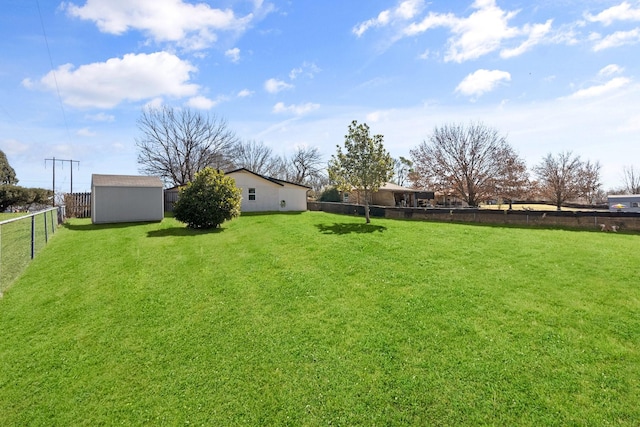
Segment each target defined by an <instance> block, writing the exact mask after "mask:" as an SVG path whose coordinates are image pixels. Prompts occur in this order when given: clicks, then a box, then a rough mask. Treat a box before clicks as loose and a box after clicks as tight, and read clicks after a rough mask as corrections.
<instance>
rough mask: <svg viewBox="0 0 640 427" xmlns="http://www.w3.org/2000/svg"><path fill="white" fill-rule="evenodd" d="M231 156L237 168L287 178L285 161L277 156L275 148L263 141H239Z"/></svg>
mask: <svg viewBox="0 0 640 427" xmlns="http://www.w3.org/2000/svg"><path fill="white" fill-rule="evenodd" d="M231 158H232V162H233V166H234V167H236V168H246V169H249V170H250V171H251V172H255V173H257V174H259V175H266V176H269V177H273V178H282V179H285V175H286V164H285V161H284V160H283V159H282V158H281V157H279V156H275V155H274V154H273V150H272V149H271V148H270V147H269V146H267V145H265V144H264V143H263V142H256V141H254V140H251V141H245V142H238V143H237V144H236V145H235V147H234V149H233V150H232V152H231Z"/></svg>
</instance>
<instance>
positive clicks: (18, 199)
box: [0, 150, 53, 212]
mask: <svg viewBox="0 0 640 427" xmlns="http://www.w3.org/2000/svg"><path fill="white" fill-rule="evenodd" d="M52 195H53V193H52V191H51V190H45V189H43V188H26V187H21V186H19V185H18V178H17V176H16V171H15V170H14V169H13V167H11V165H10V164H9V161H8V160H7V156H6V155H5V154H4V152H3V151H1V150H0V212H4V211H6V210H7V209H10V208H11V209H19V210H28V209H30V208H31V207H33V206H44V205H47V204H50V203H51V200H50V199H51V197H52Z"/></svg>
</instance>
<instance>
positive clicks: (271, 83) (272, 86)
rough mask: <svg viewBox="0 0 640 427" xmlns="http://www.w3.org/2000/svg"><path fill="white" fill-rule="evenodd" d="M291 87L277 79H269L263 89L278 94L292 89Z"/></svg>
mask: <svg viewBox="0 0 640 427" xmlns="http://www.w3.org/2000/svg"><path fill="white" fill-rule="evenodd" d="M292 88H293V85H292V84H289V83H287V82H284V81H282V80H278V79H269V80H267V81H266V82H264V89H265V90H266V91H267V92H269V93H278V92H281V91H283V90H286V89H292Z"/></svg>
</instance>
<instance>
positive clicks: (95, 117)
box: [84, 113, 116, 122]
mask: <svg viewBox="0 0 640 427" xmlns="http://www.w3.org/2000/svg"><path fill="white" fill-rule="evenodd" d="M84 118H85V119H87V120H92V121H94V122H113V121H114V120H115V119H116V118H115V116H113V115H111V114H105V113H98V114H87V115H86V116H84Z"/></svg>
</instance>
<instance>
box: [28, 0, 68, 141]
mask: <svg viewBox="0 0 640 427" xmlns="http://www.w3.org/2000/svg"><path fill="white" fill-rule="evenodd" d="M36 5H37V6H38V15H39V16H40V25H41V26H42V34H43V35H44V43H45V45H46V46H47V54H48V55H49V64H50V65H51V73H52V74H53V82H54V83H55V85H56V93H57V94H58V103H59V104H60V110H61V111H62V119H63V120H64V126H65V128H66V129H67V138H68V139H69V142H71V132H69V124H68V122H67V114H66V112H65V111H64V104H63V103H62V96H60V87H59V86H58V78H57V77H56V70H55V68H54V66H53V58H52V56H51V49H50V48H49V39H48V38H47V32H46V31H45V29H44V20H43V19H42V12H41V10H40V1H39V0H36Z"/></svg>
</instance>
